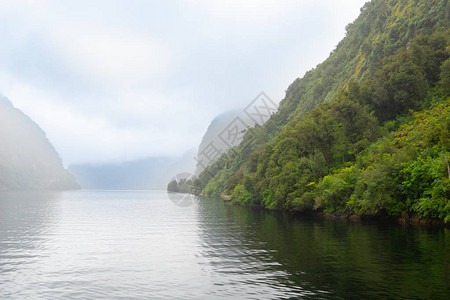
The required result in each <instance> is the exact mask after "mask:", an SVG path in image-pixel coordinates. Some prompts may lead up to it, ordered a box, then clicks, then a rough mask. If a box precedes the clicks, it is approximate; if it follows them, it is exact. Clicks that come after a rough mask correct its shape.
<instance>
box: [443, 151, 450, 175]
mask: <svg viewBox="0 0 450 300" xmlns="http://www.w3.org/2000/svg"><path fill="white" fill-rule="evenodd" d="M444 157H445V162H446V163H447V172H448V179H450V166H449V165H448V159H447V155H445V154H444Z"/></svg>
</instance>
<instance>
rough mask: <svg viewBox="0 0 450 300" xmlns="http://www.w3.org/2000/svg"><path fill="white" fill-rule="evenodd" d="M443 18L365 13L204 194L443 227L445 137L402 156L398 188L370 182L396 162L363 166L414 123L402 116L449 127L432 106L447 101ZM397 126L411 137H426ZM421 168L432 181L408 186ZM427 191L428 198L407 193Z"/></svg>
mask: <svg viewBox="0 0 450 300" xmlns="http://www.w3.org/2000/svg"><path fill="white" fill-rule="evenodd" d="M449 8H450V5H449V3H448V1H445V0H440V1H438V0H436V1H419V0H416V1H414V0H409V1H392V0H390V1H389V0H373V1H371V2H369V3H367V4H366V5H365V6H364V7H363V8H362V10H361V15H360V17H359V18H358V19H357V20H356V21H355V22H354V23H353V24H350V25H349V26H348V28H347V36H346V37H345V38H344V39H343V40H342V41H341V42H340V43H339V45H338V46H337V48H336V49H335V50H334V51H333V52H332V54H331V55H330V57H329V58H328V59H327V60H326V61H324V62H323V63H322V64H320V65H318V66H317V67H316V68H315V69H314V70H311V71H309V72H308V73H306V74H305V76H304V77H303V78H302V79H297V80H295V81H294V82H293V83H292V84H291V86H290V87H289V88H288V90H287V93H286V97H285V99H284V100H283V101H282V102H281V104H280V109H279V111H278V113H276V114H275V115H273V117H272V118H271V119H270V120H269V121H267V122H266V124H265V125H264V126H262V127H258V128H255V129H253V130H252V131H251V132H249V133H247V134H246V136H245V137H244V140H243V142H242V143H241V145H240V146H239V147H237V148H235V149H233V150H234V151H230V152H228V153H227V154H225V155H223V156H222V157H221V158H220V159H219V161H218V162H217V163H215V164H213V165H211V166H209V167H208V168H207V169H206V170H205V171H204V172H203V173H202V174H201V175H200V177H199V181H198V185H199V186H200V187H201V188H202V189H203V193H205V194H210V195H218V194H221V193H227V194H230V195H232V200H233V201H235V202H239V203H243V204H247V205H256V206H261V207H266V208H277V209H291V210H312V209H315V210H325V211H330V212H336V211H342V212H348V213H353V212H358V213H364V214H378V213H387V214H391V215H400V214H417V215H419V216H421V217H432V218H449V217H448V214H449V212H448V209H447V208H445V207H447V206H448V203H447V202H446V199H448V197H447V196H448V182H446V181H445V180H447V181H448V177H445V176H444V175H445V174H446V173H445V172H444V171H445V168H444V165H443V164H444V163H445V159H444V158H445V157H446V156H449V155H448V151H449V148H448V146H449V145H448V136H445V135H444V136H443V138H442V139H443V141H441V140H439V139H432V140H430V142H429V143H428V144H427V145H426V148H430V149H434V150H433V151H434V152H432V153H431V152H427V154H424V155H422V154H420V151H419V149H420V147H422V146H419V145H418V144H415V140H413V141H410V143H411V145H405V146H403V147H401V150H398V151H399V152H401V153H408V155H406V154H405V156H404V159H402V160H399V161H397V163H398V164H399V165H398V168H397V169H396V170H397V171H398V172H400V173H398V174H401V175H402V176H403V177H401V178H400V177H398V176H397V175H398V174H397V173H396V172H391V173H389V172H388V174H389V176H387V177H384V178H383V177H380V178H378V177H376V176H375V173H377V172H381V173H382V171H381V170H382V167H387V168H389V167H391V166H393V165H394V162H391V161H384V162H380V163H379V164H378V165H376V166H373V165H370V166H366V165H365V164H364V162H365V161H367V160H370V159H369V157H370V153H371V151H372V152H373V151H374V150H373V149H374V147H375V148H376V147H380V145H382V144H383V143H387V144H386V145H388V144H389V145H391V144H393V143H396V138H394V136H397V134H400V132H401V130H405V127H401V126H402V124H403V123H407V122H408V121H409V120H411V119H412V118H413V117H412V116H411V115H410V110H425V111H424V112H423V117H422V118H424V119H427V118H428V117H429V118H432V116H433V115H434V113H435V110H438V111H440V112H441V113H442V114H444V119H439V120H438V121H436V122H439V124H440V125H439V126H441V127H445V126H448V110H446V109H443V108H442V107H441V106H436V105H437V104H436V103H444V104H442V105H444V106H445V105H447V104H446V103H447V101H448V100H446V99H447V98H448V95H449V94H448V92H449V91H448V89H449V88H448V86H449V78H450V75H449V74H450V73H449V72H450V70H449V69H450V62H449V54H450V46H449V36H450V30H449V28H450V27H449V15H450V13H449ZM429 108H432V109H431V110H428V111H427V110H426V109H429ZM417 117H418V116H416V118H417ZM433 120H434V119H433ZM446 122H447V123H446ZM430 124H431V123H430ZM446 124H447V125H446ZM405 126H412V127H411V129H410V131H411V132H412V134H413V135H415V136H421V135H423V134H425V131H426V130H427V129H426V128H425V127H423V126H422V127H420V126H419V127H417V126H415V127H414V125H412V124H410V125H405ZM430 126H431V125H430ZM399 127H401V129H398V128H399ZM396 130H399V131H398V132H396ZM444 132H445V130H444V131H440V133H439V134H444ZM390 139H391V140H390ZM446 139H447V140H446ZM383 141H384V142H383ZM383 145H384V144H383ZM391 146H392V147H394V146H393V145H391ZM386 147H387V146H386ZM424 147H425V146H424ZM405 149H407V150H405ZM430 151H431V150H430ZM419 158H421V159H422V160H423V162H422V161H420V162H417V164H418V165H409V164H413V162H415V161H416V160H417V159H419ZM431 160H436V161H433V162H432V161H431ZM421 163H422V164H423V165H424V166H429V165H428V164H432V163H435V171H436V172H435V173H433V175H429V176H428V175H427V176H428V177H427V179H425V177H426V176H425V177H420V176H419V177H417V176H416V175H411V176H413V177H414V176H415V177H414V178H415V179H412V177H411V178H409V177H408V176H407V175H406V174H407V173H408V172H409V171H407V170H408V168H409V169H411V171H410V172H413V171H414V172H416V173H417V170H416V168H419V169H420V167H419V165H420V164H421ZM366 164H367V163H366ZM360 166H362V167H360ZM424 166H422V169H423V170H424V169H425V168H426V167H424ZM430 166H431V165H430ZM369 167H370V168H369ZM357 168H361V169H362V170H365V171H364V172H363V171H361V174H359V173H358V172H359V171H358V172H355V170H356V169H357ZM369 169H370V170H372V169H373V170H376V171H374V172H375V173H370V172H367V170H369ZM358 170H359V169H358ZM386 172H387V171H386ZM414 172H413V173H414ZM356 173H358V174H356ZM416 173H414V174H416ZM352 176H353V177H352ZM371 176H372V177H371ZM396 176H397V177H396ZM430 176H431V177H430ZM366 177H367V178H366ZM350 178H351V180H350ZM364 178H366V180H365V181H364V180H363V179H364ZM408 178H409V179H408ZM417 178H422V179H417ZM430 178H431V179H430ZM403 179H404V180H403ZM432 179H433V180H432ZM333 180H334V181H333ZM376 180H380V181H382V182H384V180H387V181H389V182H388V183H389V184H391V183H392V184H393V183H394V182H395V184H397V185H395V186H394V187H392V186H391V188H392V189H394V190H395V193H394V192H393V193H391V194H389V190H384V189H378V190H376V189H375V190H373V191H372V190H371V189H370V187H371V185H374V187H379V186H382V185H381V182H378V183H375V182H376ZM401 180H403V181H401ZM408 180H409V181H411V180H412V181H413V182H414V183H409V187H407V186H408V183H407V182H408ZM417 180H419V183H417V182H416V181H417ZM427 180H428V181H427ZM435 180H441V181H442V183H441V184H437V183H434V181H435ZM335 181H336V182H335ZM412 181H411V182H412ZM340 182H341V183H342V182H344V183H345V184H339V183H340ZM426 184H428V185H431V186H432V188H431V190H430V189H428V188H424V187H423V188H422V190H420V189H419V188H418V187H417V186H415V185H419V186H420V185H422V186H423V185H426ZM398 189H400V190H402V192H398ZM408 189H409V190H408ZM438 190H439V193H440V194H439V193H438ZM414 193H416V194H414ZM445 197H447V198H445ZM405 199H406V200H405ZM430 201H431V202H433V203H434V204H430V203H429V202H430ZM435 202H436V203H437V204H436V203H435ZM399 203H403V204H399ZM430 206H433V208H430ZM436 206H438V208H436Z"/></svg>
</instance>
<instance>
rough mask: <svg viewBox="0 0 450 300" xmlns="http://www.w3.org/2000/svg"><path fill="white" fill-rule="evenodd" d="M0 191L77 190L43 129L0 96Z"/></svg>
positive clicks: (76, 185)
mask: <svg viewBox="0 0 450 300" xmlns="http://www.w3.org/2000/svg"><path fill="white" fill-rule="evenodd" d="M0 120H1V122H2V126H1V127H0V139H1V143H0V190H19V189H49V190H66V189H78V188H79V185H78V184H77V182H76V180H75V178H74V177H73V176H72V175H71V174H70V173H69V172H67V171H66V170H65V169H64V167H63V164H62V160H61V158H60V157H59V155H58V153H57V152H56V150H55V148H54V147H53V146H52V145H51V144H50V142H49V141H48V139H47V137H46V134H45V132H44V131H43V130H42V129H41V128H40V127H39V126H38V125H37V124H36V123H35V122H34V121H33V120H31V119H30V118H29V117H28V116H27V115H26V114H24V113H23V112H22V111H20V110H19V109H17V108H15V107H14V106H13V105H12V103H11V102H10V101H9V99H7V98H6V97H4V96H0Z"/></svg>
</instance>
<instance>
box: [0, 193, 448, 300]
mask: <svg viewBox="0 0 450 300" xmlns="http://www.w3.org/2000/svg"><path fill="white" fill-rule="evenodd" d="M449 249H450V231H449V230H448V229H444V228H428V227H419V226H400V225H395V224H390V225H380V224H373V223H360V222H344V221H334V220H317V219H311V218H306V217H298V216H297V217H296V216H291V215H288V214H283V213H275V212H267V211H262V210H253V209H248V208H242V207H238V206H233V205H228V204H226V203H223V202H222V201H220V200H217V199H201V200H199V201H196V204H195V205H194V206H191V207H187V208H182V207H178V206H175V205H173V203H172V202H171V201H170V199H169V197H168V195H167V193H165V192H159V191H149V192H93V191H90V192H87V191H77V192H63V193H38V192H27V193H25V192H15V193H0V298H1V299H24V298H31V299H36V298H41V299H42V298H43V299H86V298H95V299H121V298H126V299H130V298H131V299H148V298H159V299H161V298H166V299H167V298H170V299H189V298H193V299H198V298H203V299H214V298H243V297H244V298H250V299H252V298H253V299H262V298H267V299H269V298H305V299H308V298H330V299H335V298H362V297H366V298H401V297H405V298H428V299H445V298H446V296H447V295H448V294H449V293H450V289H449V288H450V251H449Z"/></svg>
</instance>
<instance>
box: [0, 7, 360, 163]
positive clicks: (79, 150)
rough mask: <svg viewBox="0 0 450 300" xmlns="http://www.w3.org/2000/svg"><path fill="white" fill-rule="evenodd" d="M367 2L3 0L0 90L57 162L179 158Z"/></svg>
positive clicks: (298, 65) (305, 65)
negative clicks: (218, 119) (43, 136)
mask: <svg viewBox="0 0 450 300" xmlns="http://www.w3.org/2000/svg"><path fill="white" fill-rule="evenodd" d="M364 2H365V1H364V0H346V1H336V0H319V1H307V0H273V1H272V0H271V1H269V0H259V1H257V0H227V1H225V0H224V1H211V0H209V1H207V0H185V1H181V0H180V1H138V0H124V1H109V0H104V1H91V0H90V1H80V0H73V1H45V0H42V1H21V0H11V1H8V0H6V1H5V0H0V38H1V44H2V45H1V47H0V93H1V94H3V95H4V96H6V97H8V98H9V99H10V100H11V102H12V103H13V104H14V105H15V106H16V107H18V108H19V109H21V110H23V111H24V112H25V113H26V114H28V115H29V116H30V117H31V118H32V119H33V120H34V121H36V122H37V123H38V124H39V125H40V126H41V128H42V129H43V130H45V131H46V133H47V135H48V137H49V140H50V141H51V142H52V144H53V145H54V146H55V148H56V150H57V151H58V152H59V154H60V156H61V157H62V158H63V160H64V163H65V165H69V164H72V163H85V162H120V161H124V160H134V159H139V158H143V157H147V156H169V155H170V156H172V155H181V154H182V153H183V152H184V151H186V150H188V149H190V148H193V147H197V146H198V144H199V143H200V140H201V137H202V135H203V134H204V132H205V130H206V128H207V127H208V125H209V123H210V122H211V120H212V119H213V118H214V117H215V116H216V115H218V114H220V113H222V112H224V111H226V110H229V109H233V108H243V107H245V106H246V105H247V104H248V103H249V102H250V101H252V100H253V98H254V97H256V96H257V95H258V94H259V92H261V91H264V92H265V93H266V94H267V95H268V96H269V97H271V98H272V99H273V100H274V101H275V102H279V101H280V100H281V99H282V98H283V96H284V92H285V90H286V88H287V87H288V85H289V84H290V83H291V82H292V81H293V80H294V79H295V78H296V77H302V76H303V74H304V73H305V71H307V70H309V69H311V68H313V67H314V66H316V65H317V64H318V63H320V62H321V61H323V60H324V59H325V58H327V57H328V55H329V53H330V52H331V51H332V50H333V49H334V47H335V46H336V45H337V43H338V42H339V40H341V39H342V38H343V37H344V35H345V26H346V25H347V24H348V23H350V22H353V20H354V19H355V18H356V17H357V16H358V14H359V9H360V7H362V6H363V4H364Z"/></svg>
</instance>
